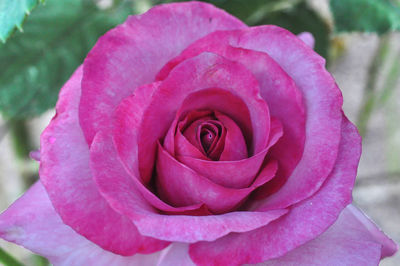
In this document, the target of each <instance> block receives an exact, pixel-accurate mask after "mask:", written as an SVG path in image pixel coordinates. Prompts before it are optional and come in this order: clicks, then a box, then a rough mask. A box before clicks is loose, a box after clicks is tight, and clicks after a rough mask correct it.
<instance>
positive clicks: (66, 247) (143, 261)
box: [0, 181, 160, 266]
mask: <svg viewBox="0 0 400 266" xmlns="http://www.w3.org/2000/svg"><path fill="white" fill-rule="evenodd" d="M0 237H1V238H4V239H5V240H7V241H10V242H14V243H16V244H18V245H21V246H24V247H25V248H27V249H29V250H31V251H32V252H35V253H37V254H40V255H42V256H44V257H46V258H47V259H49V261H50V262H51V263H52V264H53V265H56V266H81V265H99V266H109V265H132V266H134V265H155V264H156V263H157V261H158V260H159V257H160V252H156V253H153V254H149V255H142V254H136V255H134V256H129V257H124V256H120V255H117V254H114V253H111V252H109V251H106V250H104V249H102V248H100V247H99V246H97V245H96V244H94V243H92V242H90V241H89V240H87V239H86V238H85V237H83V236H81V235H79V234H77V233H76V232H75V231H74V230H72V228H71V227H69V226H68V225H65V224H64V223H63V221H62V220H61V218H60V217H59V215H58V214H57V213H56V211H55V210H54V208H53V205H52V204H51V202H50V199H49V197H48V195H47V192H46V191H45V189H44V187H43V185H42V184H41V183H40V181H38V182H36V184H34V185H33V186H32V187H31V188H30V189H29V190H28V191H27V192H26V193H25V194H24V195H23V196H22V197H21V198H19V199H18V200H17V201H16V202H15V203H13V204H12V205H11V206H10V207H9V208H8V209H7V210H6V211H4V212H3V213H2V214H1V215H0Z"/></svg>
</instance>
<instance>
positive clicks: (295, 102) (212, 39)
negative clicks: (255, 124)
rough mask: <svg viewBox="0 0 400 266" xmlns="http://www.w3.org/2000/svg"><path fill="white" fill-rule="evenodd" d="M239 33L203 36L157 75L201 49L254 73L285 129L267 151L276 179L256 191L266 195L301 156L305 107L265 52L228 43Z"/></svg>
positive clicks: (265, 98) (272, 112)
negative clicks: (273, 161) (275, 167)
mask: <svg viewBox="0 0 400 266" xmlns="http://www.w3.org/2000/svg"><path fill="white" fill-rule="evenodd" d="M249 31H250V29H249ZM243 32H244V31H219V32H215V33H211V34H209V35H207V36H205V37H204V38H202V39H200V40H198V41H196V42H194V43H193V44H191V45H190V46H189V47H188V48H187V49H185V50H184V51H183V52H182V53H181V54H180V55H179V56H177V57H176V58H174V59H172V60H171V61H170V62H169V63H168V64H166V65H165V66H164V67H163V69H162V70H161V71H160V73H159V74H158V78H159V79H160V80H162V79H164V78H165V77H167V76H168V75H169V72H170V71H171V70H172V69H173V68H175V67H176V66H177V65H178V64H179V63H180V62H182V61H184V60H186V59H188V58H191V57H193V56H196V55H198V54H200V53H203V52H205V51H207V52H213V53H217V54H219V55H221V56H223V57H225V58H227V59H229V60H232V61H235V62H239V63H241V64H243V65H244V66H245V67H246V68H247V69H248V70H249V71H251V72H252V73H253V74H254V76H255V78H256V79H257V81H258V83H259V85H260V94H261V96H262V97H263V99H264V100H265V101H266V102H267V104H268V107H269V110H270V113H271V116H273V117H275V118H277V119H278V120H279V121H280V122H281V123H282V125H283V128H284V132H285V134H284V135H283V137H282V138H281V140H280V141H279V143H278V144H277V145H276V146H275V147H274V148H273V149H272V152H271V156H273V157H274V158H275V159H277V160H279V161H280V168H279V170H278V173H277V178H276V179H275V180H274V184H273V185H272V184H269V185H268V187H267V189H264V190H261V191H259V192H258V194H259V195H260V196H263V197H266V196H268V195H269V194H271V192H273V191H274V190H276V187H277V188H279V186H281V185H282V184H283V183H284V182H285V181H286V180H287V178H288V177H289V176H290V174H291V173H292V171H293V169H295V167H296V166H297V164H298V162H299V160H300V159H301V156H302V154H303V149H304V141H305V118H306V116H305V109H304V108H305V107H304V103H303V99H302V94H301V91H300V90H299V89H298V88H297V86H296V84H295V82H294V81H293V79H292V78H291V77H290V76H289V75H288V74H287V73H286V72H285V71H284V70H283V69H282V67H281V66H280V65H279V64H278V63H277V62H276V61H275V60H273V59H272V58H271V57H270V56H269V55H268V54H267V53H265V52H261V51H253V50H248V49H244V48H239V47H233V46H231V45H236V43H237V42H238V39H240V36H241V35H242V34H244V33H243ZM275 183H276V184H275Z"/></svg>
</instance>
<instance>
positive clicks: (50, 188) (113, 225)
mask: <svg viewBox="0 0 400 266" xmlns="http://www.w3.org/2000/svg"><path fill="white" fill-rule="evenodd" d="M81 78H82V68H81V67H80V68H78V70H77V71H76V72H75V73H74V74H73V76H72V77H71V79H70V80H69V81H68V82H67V83H66V85H64V87H63V88H62V90H61V93H60V98H59V101H58V103H57V106H56V115H55V117H54V118H53V119H52V121H51V122H50V125H49V126H48V127H47V128H46V129H45V130H44V132H43V133H42V136H41V147H40V153H41V161H40V169H39V175H40V179H41V181H42V183H43V185H44V187H45V188H46V190H47V192H48V194H49V197H50V200H51V202H52V203H53V205H54V207H55V209H56V211H57V212H58V214H59V215H60V216H61V218H62V220H63V221H64V223H66V224H67V225H69V226H71V227H72V228H73V229H74V230H76V231H77V232H78V233H79V234H82V235H83V236H85V237H86V238H88V239H89V240H90V241H92V242H94V243H96V244H98V245H100V246H101V247H103V248H104V249H107V250H110V251H112V252H115V253H118V254H123V255H132V254H135V253H136V252H138V251H143V252H144V251H146V248H147V249H149V251H155V249H157V248H161V247H162V244H161V245H159V244H157V243H158V242H161V241H158V240H153V239H149V238H146V237H142V236H141V235H140V234H139V233H138V231H137V229H136V227H135V226H134V225H133V224H132V222H131V221H130V220H129V219H128V218H126V217H123V216H121V215H120V214H119V213H117V212H115V211H114V210H113V209H112V208H110V206H109V205H108V203H107V202H106V201H105V200H104V198H103V197H102V196H101V195H100V193H99V191H98V189H97V186H96V184H95V182H94V181H93V179H92V173H91V171H90V166H89V148H88V145H87V143H86V141H85V138H84V136H83V134H82V131H81V129H80V127H79V122H78V103H79V96H80V81H81ZM147 242H148V244H149V246H147V245H146V243H147Z"/></svg>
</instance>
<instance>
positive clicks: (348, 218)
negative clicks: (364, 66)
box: [0, 2, 397, 265]
mask: <svg viewBox="0 0 400 266" xmlns="http://www.w3.org/2000/svg"><path fill="white" fill-rule="evenodd" d="M312 42H313V39H312V36H310V35H309V34H303V35H301V36H300V37H299V38H298V37H296V36H295V35H293V34H291V33H290V32H288V31H286V30H284V29H282V28H279V27H276V26H259V27H247V26H246V25H244V24H243V23H242V22H241V21H239V20H237V19H236V18H234V17H232V16H230V15H229V14H227V13H225V12H224V11H222V10H219V9H217V8H215V7H214V6H212V5H209V4H204V3H199V2H190V3H175V4H167V5H160V6H157V7H155V8H153V9H151V10H150V11H149V12H147V13H145V14H143V15H139V16H132V17H130V18H128V20H127V21H126V22H125V23H124V24H122V25H120V26H118V27H117V28H115V29H113V30H111V31H109V32H108V33H107V34H105V35H104V36H103V37H101V38H100V39H99V41H98V42H97V44H96V45H95V47H94V48H93V49H92V51H91V52H90V53H89V54H88V56H87V58H86V60H85V61H84V63H83V65H82V66H81V67H79V68H78V69H77V70H76V71H75V73H74V74H73V76H72V77H71V79H70V80H69V81H68V82H67V83H66V84H65V85H64V87H63V88H62V91H61V93H60V97H59V101H58V103H57V107H56V110H57V114H56V115H55V117H54V118H53V120H52V121H51V122H50V124H49V126H48V127H47V129H46V130H45V131H44V132H43V134H42V137H41V149H40V182H37V183H36V184H35V185H34V186H33V187H32V188H31V189H30V190H29V191H28V192H26V194H25V195H24V196H22V197H21V198H20V199H19V200H18V201H17V202H15V203H14V204H13V205H12V206H11V207H10V208H9V209H8V210H7V211H5V212H4V213H3V214H2V215H1V216H0V237H2V238H4V239H6V240H8V241H12V242H15V243H17V244H20V245H23V246H25V247H26V248H28V249H30V250H32V251H33V252H36V253H38V254H41V255H43V256H45V257H47V258H48V259H49V260H50V261H51V262H52V263H53V264H55V265H154V264H156V263H159V265H193V264H197V265H240V264H246V263H261V262H265V264H263V265H287V264H296V265H310V264H315V265H376V264H377V263H378V262H379V260H380V259H381V258H383V257H386V256H390V255H392V254H394V252H395V251H396V250H397V246H396V244H395V243H394V242H393V241H392V240H390V239H389V238H388V237H386V236H385V235H384V234H383V233H382V232H381V231H380V230H379V229H378V228H377V227H376V226H375V225H374V224H373V223H372V222H371V221H369V220H368V218H367V217H365V216H364V215H363V214H362V213H361V212H360V211H359V210H357V209H356V208H355V207H353V206H352V205H349V204H350V203H351V192H352V187H353V184H354V179H355V176H356V171H357V165H358V160H359V157H360V152H361V144H360V137H359V135H358V133H357V130H356V128H355V127H354V125H353V124H351V123H350V122H349V121H348V120H347V119H346V117H345V116H344V115H343V112H342V96H341V93H340V90H339V88H338V87H337V86H336V84H335V81H334V79H333V78H332V76H331V75H330V74H329V73H328V72H327V71H326V69H325V61H324V59H323V58H321V57H320V56H319V55H318V54H316V53H315V52H314V51H313V50H312V48H310V47H309V46H312Z"/></svg>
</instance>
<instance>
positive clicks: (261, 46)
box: [231, 26, 343, 209]
mask: <svg viewBox="0 0 400 266" xmlns="http://www.w3.org/2000/svg"><path fill="white" fill-rule="evenodd" d="M238 32H241V34H239V35H238V36H237V38H236V40H235V41H234V43H231V45H232V46H237V47H243V48H246V49H250V50H256V51H262V52H266V53H267V54H269V55H270V56H271V57H272V58H273V59H274V60H275V61H276V62H277V63H278V64H279V65H280V66H281V67H282V68H283V70H285V72H286V73H287V74H288V75H289V76H290V77H291V78H292V79H293V80H294V82H295V83H296V86H297V87H298V89H299V90H300V91H301V92H302V95H303V101H304V105H305V110H306V119H307V120H306V137H305V144H304V151H303V156H302V158H301V160H300V161H299V163H298V164H297V166H296V168H295V170H294V171H293V172H292V174H291V175H290V177H289V179H288V180H287V181H286V183H285V184H284V185H283V186H282V187H281V188H280V189H279V190H278V191H277V192H276V193H274V194H273V195H271V196H269V197H268V206H269V208H271V209H274V208H282V207H287V206H290V205H292V204H293V203H296V202H300V201H301V200H303V199H305V198H307V197H310V196H311V195H313V194H314V193H315V192H316V191H317V190H318V189H319V188H320V187H321V185H322V184H323V183H324V181H325V180H326V178H327V177H328V175H329V173H330V172H331V171H332V169H333V167H334V166H335V161H336V157H337V156H338V150H339V142H340V135H341V134H340V131H341V123H342V111H341V108H342V104H343V98H342V95H341V92H340V90H339V88H338V87H337V85H336V83H335V80H334V79H333V77H332V76H331V75H330V74H329V72H328V71H327V70H326V69H325V60H324V59H323V58H322V57H320V56H319V55H318V54H317V53H315V52H314V51H313V50H312V49H311V48H310V47H308V46H307V45H306V44H304V43H303V42H302V41H301V40H299V39H298V38H297V37H296V36H295V35H293V34H292V33H290V32H289V31H287V30H285V29H282V28H279V27H276V26H260V27H252V28H249V30H246V29H245V30H243V31H241V30H239V31H238ZM271 109H273V108H271ZM275 181H277V182H278V184H279V181H280V180H278V179H274V180H272V182H275ZM269 185H271V184H269Z"/></svg>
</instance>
